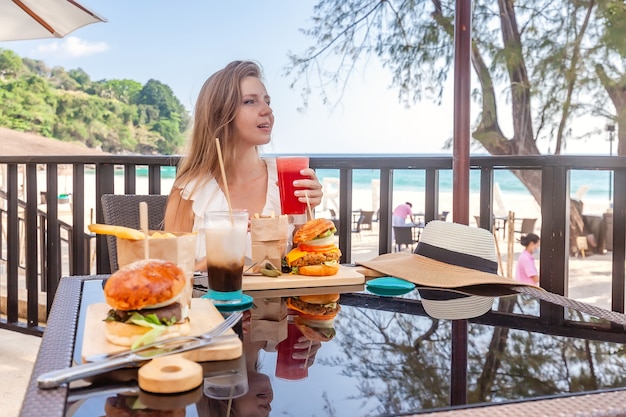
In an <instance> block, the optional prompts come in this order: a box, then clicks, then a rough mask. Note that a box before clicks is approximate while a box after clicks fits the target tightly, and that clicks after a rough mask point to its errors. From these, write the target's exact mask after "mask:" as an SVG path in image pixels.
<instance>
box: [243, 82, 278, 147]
mask: <svg viewBox="0 0 626 417" xmlns="http://www.w3.org/2000/svg"><path fill="white" fill-rule="evenodd" d="M233 124H234V131H235V137H236V138H237V140H238V142H239V143H241V144H248V145H250V146H259V145H265V144H267V143H269V141H270V139H271V134H272V127H273V126H274V113H273V112H272V108H271V107H270V96H269V95H268V94H267V91H265V86H264V85H263V83H262V82H261V80H259V79H258V78H256V77H246V78H244V79H243V80H242V81H241V103H239V107H238V109H237V113H236V114H235V120H234V122H233Z"/></svg>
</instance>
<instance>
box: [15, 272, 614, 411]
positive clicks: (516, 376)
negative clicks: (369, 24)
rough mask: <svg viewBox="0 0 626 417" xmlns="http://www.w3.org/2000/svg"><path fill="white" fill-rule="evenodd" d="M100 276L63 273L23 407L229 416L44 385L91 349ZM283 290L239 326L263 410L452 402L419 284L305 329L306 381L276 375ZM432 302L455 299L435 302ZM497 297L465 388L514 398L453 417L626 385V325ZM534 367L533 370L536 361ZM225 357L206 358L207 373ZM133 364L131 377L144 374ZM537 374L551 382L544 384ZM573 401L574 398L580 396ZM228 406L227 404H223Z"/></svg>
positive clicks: (109, 390) (124, 393)
mask: <svg viewBox="0 0 626 417" xmlns="http://www.w3.org/2000/svg"><path fill="white" fill-rule="evenodd" d="M101 278H102V277H82V278H81V277H72V278H64V279H63V280H62V281H61V284H60V286H59V289H58V292H57V296H56V298H55V303H54V305H53V309H52V312H51V314H50V319H49V322H48V328H47V330H46V333H45V334H44V338H43V340H42V344H41V349H40V352H39V355H38V358H37V362H36V364H35V367H34V368H33V378H32V379H31V383H30V386H29V389H28V392H27V393H26V397H25V401H24V405H23V408H22V413H21V415H22V416H34V415H37V416H44V417H45V416H55V417H60V416H73V417H80V416H94V415H105V414H106V413H105V411H104V407H105V404H106V402H107V399H112V400H111V401H124V402H125V403H126V404H133V403H135V404H143V405H144V406H149V408H151V409H161V410H163V409H172V407H173V408H174V409H180V408H183V409H184V410H185V413H186V415H187V416H189V417H193V416H205V415H208V414H206V412H207V411H206V410H207V409H208V408H206V407H212V408H210V409H211V411H210V412H211V413H212V414H210V415H211V416H214V415H216V416H220V415H224V416H225V415H226V414H222V413H224V406H226V407H228V403H229V401H227V400H226V401H225V400H215V399H210V398H207V397H206V396H205V395H204V393H203V392H202V391H199V390H192V391H191V392H187V393H182V394H180V395H167V396H163V395H154V394H148V393H145V392H142V391H139V390H138V389H137V387H136V383H135V382H134V381H133V380H132V378H131V379H127V380H125V381H110V380H109V381H106V380H104V379H102V378H98V379H96V380H95V382H94V383H93V384H92V385H87V384H86V383H85V382H80V383H77V384H72V387H71V389H69V390H68V388H67V387H61V388H59V389H54V390H46V391H43V390H39V389H38V388H37V386H36V382H34V381H36V376H37V375H38V374H41V373H43V372H46V371H50V370H53V369H60V368H64V367H67V366H68V365H69V364H70V363H71V357H72V352H75V351H78V352H80V349H81V344H82V340H81V334H82V332H83V329H82V328H81V323H80V316H81V315H83V314H84V311H85V309H86V307H87V306H88V305H89V304H90V303H94V302H100V301H101V300H102V283H101ZM333 290H334V288H333V287H325V288H323V289H320V288H318V289H317V291H316V292H315V293H316V294H321V293H322V292H320V291H328V292H332V291H333ZM281 291H282V292H281V296H273V295H272V294H271V292H268V291H265V292H262V293H257V294H256V295H255V293H254V292H250V293H249V294H250V295H251V296H253V297H254V302H255V306H256V308H253V309H252V310H251V311H250V314H249V316H248V319H247V321H245V322H244V323H243V324H242V325H241V326H240V328H239V329H238V331H239V333H240V334H241V337H242V338H243V342H244V347H245V348H244V350H245V353H244V358H245V363H246V378H247V380H248V384H249V388H250V391H249V392H250V396H252V397H253V398H254V399H255V404H256V405H255V407H257V411H258V413H257V414H256V415H261V416H267V415H269V414H270V411H269V407H268V406H271V409H272V411H273V413H272V415H325V413H326V408H325V407H326V406H327V404H332V407H333V410H334V413H335V415H341V416H346V417H352V416H355V417H356V416H363V415H381V414H385V415H389V414H391V415H397V414H403V413H406V414H410V413H418V412H423V411H424V410H427V409H433V408H442V407H448V406H449V402H450V397H449V392H450V375H451V373H452V372H454V370H453V369H454V368H453V366H452V362H451V361H452V359H451V355H452V349H451V344H450V340H451V334H452V333H451V332H452V330H451V324H452V322H451V321H450V320H434V319H432V318H431V317H429V316H428V315H427V314H426V313H425V310H424V308H423V306H422V304H421V300H420V294H419V289H416V290H414V291H412V292H410V293H408V294H406V295H404V296H401V297H383V296H376V295H373V294H371V293H368V292H365V291H359V292H353V293H342V294H341V298H340V300H339V303H340V304H341V310H340V312H339V313H338V315H337V318H336V320H334V321H333V329H334V331H335V332H336V334H334V336H333V337H327V338H326V340H324V341H317V342H319V343H315V344H314V343H313V342H314V341H313V340H311V343H310V345H311V349H310V350H309V349H308V342H307V340H306V337H305V338H304V339H305V340H300V338H298V339H296V341H298V340H300V342H298V343H305V344H307V349H306V350H304V349H301V348H300V349H299V350H300V352H299V358H300V360H302V358H303V357H304V360H303V362H302V364H303V365H302V366H303V368H302V369H304V368H305V367H306V369H308V372H307V373H306V377H305V378H304V379H298V380H297V381H294V380H289V379H284V378H283V379H281V378H279V377H277V376H276V372H277V369H278V368H279V365H278V354H279V352H278V350H279V348H278V346H279V344H280V343H281V342H283V341H284V340H286V339H287V337H286V335H288V334H289V329H288V326H289V323H290V321H289V320H290V318H289V316H291V315H293V314H292V313H291V312H290V311H285V308H284V302H285V297H286V296H288V295H290V294H288V293H287V294H286V293H285V291H287V292H288V290H284V289H283V290H281ZM296 294H301V293H300V292H298V291H296V292H294V293H292V294H291V295H296ZM433 301H434V302H444V303H445V302H446V301H445V300H440V299H436V298H435V299H431V302H433ZM496 302H497V303H498V305H497V307H498V308H497V310H498V311H495V306H494V310H493V311H489V312H487V313H486V314H484V315H482V316H479V317H477V318H472V319H469V330H468V333H467V334H468V338H469V343H468V345H467V349H468V350H467V364H466V365H465V366H464V368H465V369H472V370H475V371H476V373H474V374H472V375H470V376H469V378H470V380H471V381H475V379H474V378H476V376H477V375H482V376H481V378H482V381H483V382H484V384H483V383H481V384H472V383H470V384H468V385H467V387H466V389H467V390H468V394H469V395H468V398H470V399H471V401H473V402H476V403H485V404H488V403H490V402H499V403H506V402H507V401H512V403H511V404H505V405H497V406H494V405H492V407H496V408H493V409H491V408H490V409H489V410H487V409H484V410H483V409H482V408H481V407H476V406H474V407H473V408H469V409H467V410H455V411H453V415H466V413H469V414H467V415H489V414H490V413H491V411H493V412H494V413H495V412H500V413H505V412H507V411H506V410H510V411H508V412H507V414H510V415H520V414H522V415H535V414H537V413H536V412H534V411H533V410H534V408H533V407H537V406H538V405H539V404H540V406H541V411H542V412H545V413H546V414H547V415H556V413H557V412H558V410H559V409H558V407H556V405H553V406H552V407H556V408H552V409H550V407H549V405H550V404H552V403H551V402H550V401H547V402H544V401H541V400H538V401H532V402H529V403H520V402H519V400H523V399H526V398H535V397H541V396H555V395H556V396H558V395H560V394H566V393H579V392H580V391H585V390H590V389H598V390H602V389H609V388H614V387H626V379H625V378H624V376H623V375H626V357H625V356H624V355H620V354H615V353H616V352H621V351H623V350H624V346H623V344H624V343H626V335H625V334H624V333H623V331H621V332H620V331H616V330H614V329H611V326H610V325H607V323H602V322H601V321H600V322H598V321H596V320H591V319H590V318H589V317H586V316H581V315H580V314H578V313H576V312H569V311H566V317H572V318H573V319H574V320H584V321H587V322H591V321H593V328H592V327H590V326H584V325H583V324H584V323H581V326H579V328H578V330H577V328H576V326H575V324H576V323H568V324H566V325H561V324H559V323H555V324H550V323H544V322H541V321H540V319H539V318H538V315H539V302H538V301H537V300H535V299H532V298H530V297H528V296H521V295H518V296H517V297H513V298H501V299H499V300H496ZM441 307H442V308H443V309H442V308H440V309H439V311H446V310H445V306H441ZM82 325H84V324H82ZM286 328H287V330H285V329H286ZM581 329H582V330H581ZM602 329H605V330H602ZM327 334H331V333H327ZM303 336H304V334H303ZM583 336H584V337H583ZM496 342H497V343H496ZM294 344H295V342H294ZM296 350H298V349H296ZM577 352H578V353H581V354H582V355H583V356H579V355H578V353H577ZM303 355H304V356H303ZM307 356H308V357H307ZM492 357H498V358H499V360H498V363H497V364H495V365H494V362H493V361H491V360H490V359H489V358H492ZM529 363H532V364H534V366H528V364H529ZM221 365H223V364H221V363H219V362H215V363H203V364H202V366H203V369H204V372H206V373H207V374H208V373H209V372H210V370H211V369H212V368H214V367H219V366H221ZM127 372H131V374H132V373H133V370H132V369H131V370H127ZM537 381H544V382H542V383H541V384H537V383H536V382H537ZM545 381H549V383H546V382H545ZM371 387H377V389H376V392H381V393H391V394H390V395H374V396H373V395H372V394H371V392H372V391H371V389H370V388H371ZM486 387H488V388H486ZM590 387H593V388H590ZM494 393H497V395H496V394H494ZM609 394H611V393H609ZM598 395H600V394H598ZM602 395H607V392H604V393H603V394H602ZM612 395H617V396H621V397H617V398H621V402H619V401H617V400H616V399H615V398H614V399H613V401H612V402H611V403H612V404H620V403H621V404H624V403H626V392H624V391H621V392H617V393H612ZM596 397H597V396H595V395H594V396H585V397H583V398H584V402H583V403H582V405H581V406H580V408H578V409H577V410H578V411H580V412H581V413H584V410H586V409H588V408H585V407H591V406H594V407H601V406H602V403H601V402H600V401H598V400H595V401H594V399H595V398H596ZM129 398H130V400H129V401H126V400H127V399H129ZM239 398H240V399H233V400H232V401H230V406H231V409H232V410H233V411H232V413H231V414H230V415H231V416H232V417H235V416H237V415H238V414H237V413H236V412H235V411H236V410H239V411H243V410H241V408H243V407H244V404H243V402H244V400H245V399H246V398H250V397H247V396H245V395H244V396H242V397H239ZM572 398H574V401H575V398H581V397H572ZM602 398H605V397H602ZM214 400H215V401H214ZM559 400H564V399H563V398H559ZM566 400H569V398H567V399H566ZM209 403H210V404H209ZM557 404H562V403H557ZM168 407H169V408H168ZM219 407H221V408H219ZM519 407H522V408H521V409H520V408H519ZM526 407H527V408H526ZM218 408H219V409H220V410H222V411H214V410H217V409H218ZM490 410H491V411H490ZM524 410H526V412H525V411H524ZM472 413H473V414H472ZM477 413H478V414H477ZM481 413H482V414H481ZM239 415H240V414H239ZM602 415H611V414H602Z"/></svg>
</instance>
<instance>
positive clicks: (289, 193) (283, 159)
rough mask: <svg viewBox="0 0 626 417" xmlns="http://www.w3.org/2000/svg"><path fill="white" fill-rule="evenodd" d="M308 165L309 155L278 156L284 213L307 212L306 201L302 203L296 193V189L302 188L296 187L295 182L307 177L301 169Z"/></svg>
mask: <svg viewBox="0 0 626 417" xmlns="http://www.w3.org/2000/svg"><path fill="white" fill-rule="evenodd" d="M308 167H309V157H308V156H279V157H277V158H276V169H277V171H278V188H279V189H280V205H281V208H282V212H283V213H282V214H304V213H306V209H307V207H306V203H301V202H300V201H298V197H296V196H295V195H294V191H295V190H302V188H297V187H294V186H293V182H294V180H299V179H303V178H306V177H303V176H302V175H301V174H300V171H301V170H303V169H305V168H308Z"/></svg>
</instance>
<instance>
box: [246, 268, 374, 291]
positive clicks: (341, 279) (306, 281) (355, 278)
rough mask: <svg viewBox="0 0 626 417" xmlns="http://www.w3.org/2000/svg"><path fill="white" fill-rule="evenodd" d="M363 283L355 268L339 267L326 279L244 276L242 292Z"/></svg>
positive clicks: (361, 276) (363, 277) (287, 276)
mask: <svg viewBox="0 0 626 417" xmlns="http://www.w3.org/2000/svg"><path fill="white" fill-rule="evenodd" d="M363 283H365V276H363V274H361V273H360V272H357V270H356V268H349V267H347V266H343V265H340V266H339V272H337V274H335V275H330V276H327V277H310V276H305V275H291V274H282V275H281V276H278V277H275V278H274V277H266V276H265V275H244V276H243V290H244V291H257V290H277V289H286V288H310V287H334V286H345V285H359V284H363Z"/></svg>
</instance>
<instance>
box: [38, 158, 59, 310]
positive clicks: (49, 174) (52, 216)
mask: <svg viewBox="0 0 626 417" xmlns="http://www.w3.org/2000/svg"><path fill="white" fill-rule="evenodd" d="M58 181H59V177H58V165H57V164H56V163H53V162H51V163H48V164H47V165H46V213H47V215H46V230H47V231H48V239H47V240H46V254H47V255H48V256H47V261H46V268H45V271H42V275H44V274H45V277H46V278H45V279H44V280H43V283H44V284H45V286H44V287H43V290H44V291H46V301H47V306H46V315H47V314H48V313H50V308H51V307H52V301H53V300H54V294H55V293H56V290H57V287H58V286H59V281H60V280H61V271H62V263H61V233H60V230H59V207H58V205H57V202H58V199H57V196H58V194H59V185H58Z"/></svg>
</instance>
